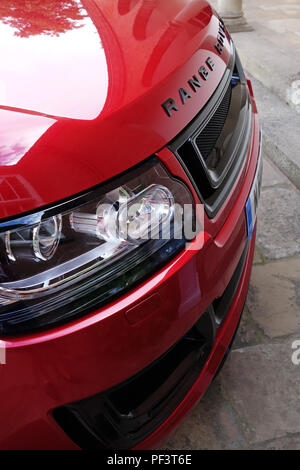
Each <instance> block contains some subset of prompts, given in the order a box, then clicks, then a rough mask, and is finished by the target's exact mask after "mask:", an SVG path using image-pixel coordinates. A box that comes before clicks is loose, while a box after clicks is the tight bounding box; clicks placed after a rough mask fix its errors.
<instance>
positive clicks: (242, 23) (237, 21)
mask: <svg viewBox="0 0 300 470" xmlns="http://www.w3.org/2000/svg"><path fill="white" fill-rule="evenodd" d="M218 13H219V14H220V16H221V17H222V18H223V19H224V22H225V24H226V26H227V28H228V30H229V31H230V32H231V33H238V32H241V31H252V30H253V28H252V27H251V26H249V25H248V23H247V21H246V19H245V17H244V12H243V0H218Z"/></svg>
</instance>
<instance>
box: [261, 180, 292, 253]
mask: <svg viewBox="0 0 300 470" xmlns="http://www.w3.org/2000/svg"><path fill="white" fill-rule="evenodd" d="M257 245H258V246H259V248H260V249H261V251H262V253H263V255H264V256H265V257H266V258H269V259H280V258H285V257H288V256H293V255H295V254H298V253H300V193H299V192H298V191H296V190H294V189H293V188H289V187H287V188H278V187H274V188H272V187H271V188H266V189H263V190H262V192H261V198H260V207H259V211H258V233H257Z"/></svg>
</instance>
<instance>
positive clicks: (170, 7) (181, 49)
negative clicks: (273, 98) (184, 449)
mask: <svg viewBox="0 0 300 470" xmlns="http://www.w3.org/2000/svg"><path fill="white" fill-rule="evenodd" d="M9 3H10V2H7V4H9ZM36 3H39V2H35V4H36ZM47 3H48V2H45V0H44V1H43V2H42V1H41V2H40V4H41V5H42V4H47ZM50 3H52V4H53V3H57V4H61V1H59V0H57V1H56V0H51V1H50V0H49V5H50ZM73 3H75V4H76V5H77V4H78V5H79V6H80V5H82V6H84V8H85V11H87V12H88V14H89V15H90V18H91V19H92V22H93V24H94V27H95V28H96V30H97V31H98V35H96V33H95V37H97V40H99V38H100V40H101V44H102V47H103V50H104V53H105V61H104V56H103V54H102V53H100V52H99V50H98V49H97V48H95V55H94V56H92V55H91V56H88V58H87V57H86V55H85V53H84V48H83V47H81V48H80V50H77V49H76V48H74V56H72V60H74V62H72V67H74V68H73V69H72V70H73V73H74V74H76V70H77V67H78V69H80V68H81V67H83V64H84V63H85V62H84V61H85V60H91V64H94V63H95V67H103V68H104V71H103V73H104V76H105V73H107V74H108V81H107V87H106V89H105V87H102V88H101V90H102V91H101V93H102V95H101V97H100V98H99V101H97V106H98V105H99V108H97V109H99V110H101V108H102V110H101V112H100V111H99V113H100V114H99V116H97V118H95V119H93V120H88V116H87V115H86V118H85V120H83V119H66V118H65V117H66V116H68V117H70V115H71V117H72V118H74V117H76V116H75V115H74V109H77V108H76V107H79V108H80V112H81V111H83V110H84V109H87V110H88V112H90V111H89V110H90V109H95V107H94V105H95V103H94V102H93V100H94V99H95V96H97V97H98V95H97V94H96V95H94V92H93V88H91V95H90V98H91V100H88V101H87V103H85V104H86V105H87V108H84V107H81V100H82V94H81V91H79V90H78V88H76V86H75V84H74V83H75V82H73V84H72V85H70V87H69V90H68V93H72V98H73V99H74V103H77V104H76V106H75V107H74V108H73V107H72V106H73V105H72V106H71V107H68V106H67V105H68V103H70V100H67V101H68V103H67V101H66V102H65V103H60V101H61V100H62V97H61V89H63V87H64V86H65V82H64V80H65V77H61V78H60V80H61V81H60V82H55V83H54V84H53V83H52V84H51V86H47V92H45V88H44V86H43V85H41V87H38V89H37V90H35V89H34V87H31V86H30V87H29V88H30V89H29V96H26V97H25V95H24V96H21V94H20V95H19V97H20V98H22V99H20V101H19V104H18V103H13V102H12V101H7V102H6V106H12V104H8V103H13V106H14V107H15V108H22V107H23V108H26V109H27V111H26V112H25V111H24V109H23V111H21V110H20V109H18V110H17V109H15V110H14V111H12V110H11V109H7V108H6V109H4V105H3V106H2V108H3V109H0V128H1V129H2V131H1V133H0V138H1V143H0V163H1V166H0V172H1V173H0V181H1V184H0V192H1V201H0V217H1V218H5V217H11V216H14V215H17V214H18V215H19V214H22V213H24V212H26V211H30V210H32V209H36V208H38V207H42V206H44V205H48V204H51V203H52V202H57V201H58V200H61V199H63V198H66V197H69V196H73V195H74V194H77V193H79V192H80V191H83V190H85V189H88V188H91V187H92V186H94V185H97V184H99V183H101V182H103V181H106V180H107V179H109V178H111V177H113V176H115V175H116V174H119V173H121V172H122V171H124V170H126V169H128V168H130V167H131V166H133V165H135V164H136V163H138V162H140V161H142V160H143V159H145V158H146V157H148V156H149V155H151V154H153V153H156V154H157V155H158V156H159V158H160V159H161V160H162V161H163V162H164V164H165V165H166V166H167V167H168V169H169V170H170V172H171V173H173V174H174V175H176V176H178V177H179V178H181V179H182V180H184V181H185V182H186V184H187V185H188V186H189V187H190V189H191V191H192V193H193V195H194V198H195V201H198V199H197V196H196V194H195V192H194V190H193V188H192V187H191V184H190V182H189V180H188V178H187V176H186V175H185V173H184V171H183V169H182V167H181V166H180V165H179V163H178V162H177V160H176V159H175V158H174V156H173V154H171V152H170V151H169V150H167V149H165V148H164V147H165V145H166V143H167V142H169V141H170V140H171V139H172V138H174V137H175V136H176V135H177V134H178V133H179V132H180V131H181V130H182V129H183V128H184V127H185V126H186V125H187V124H188V123H189V122H190V121H191V120H192V119H193V117H194V116H195V115H196V114H197V113H198V112H199V110H200V109H201V108H202V107H203V106H204V104H205V103H206V102H207V101H208V100H209V98H210V97H211V96H212V94H213V93H214V91H215V89H216V87H217V85H218V83H219V82H220V80H221V78H222V76H223V74H224V71H225V69H226V65H227V62H228V58H229V54H230V43H229V37H227V38H226V40H225V45H224V53H223V54H222V57H220V56H219V55H218V53H217V52H216V50H215V48H214V44H215V41H216V35H217V32H218V25H219V21H218V19H217V17H216V15H215V14H214V12H213V11H212V9H211V7H210V6H209V5H208V4H207V2H205V1H202V0H193V1H189V2H188V1H185V0H174V1H172V2H165V1H163V0H159V1H157V0H156V1H153V2H151V1H148V2H143V1H141V0H136V1H134V0H114V1H111V2H107V1H105V0H85V1H82V3H81V4H80V3H79V2H73ZM2 5H5V1H2V2H1V6H0V18H1V15H2V12H3V10H1V9H2V8H3V7H2ZM146 7H147V8H146ZM4 10H5V9H4ZM73 13H74V12H73ZM2 16H3V15H2ZM77 21H81V20H80V19H79V20H77ZM84 21H86V20H84ZM3 22H4V19H3V18H2V23H3ZM22 24H23V26H24V24H25V22H23V23H22V22H21V25H22ZM89 24H90V26H86V23H85V27H84V28H89V27H90V28H93V26H92V24H91V23H89ZM10 27H11V28H12V27H13V26H12V25H11V26H10ZM5 28H6V26H5ZM84 28H82V29H78V30H77V31H76V34H78V38H79V37H82V38H83V37H85V36H84V34H89V33H90V30H89V29H86V30H84ZM85 31H86V33H85ZM0 34H1V28H0ZM43 34H45V31H44V32H43V33H42V32H40V33H39V34H35V35H34V37H33V38H31V39H33V42H35V41H37V42H36V44H38V43H39V41H40V40H41V36H42V35H43ZM80 35H82V36H80ZM95 37H94V39H95ZM17 39H18V40H19V41H20V42H19V44H20V46H18V47H19V48H20V54H22V48H23V44H24V48H25V49H26V47H27V46H26V44H27V43H26V41H30V40H31V39H30V37H23V36H22V37H18V38H17ZM54 39H55V38H54ZM60 40H61V38H60V36H59V37H58V38H57V47H58V48H59V46H58V44H64V42H63V41H62V42H59V41H60ZM78 40H79V39H78ZM99 43H100V42H99ZM49 44H50V42H49ZM49 47H50V46H49ZM55 47H56V46H54V45H53V48H55ZM69 47H70V44H69V43H68V48H69ZM75 49H76V51H75ZM68 50H69V49H68ZM96 51H97V52H96ZM101 54H102V55H101ZM208 56H210V57H211V58H212V59H213V61H214V62H215V70H214V72H212V73H211V77H210V80H208V81H204V82H203V85H202V87H201V89H200V91H199V92H197V93H196V94H195V95H194V96H193V99H190V100H188V101H187V103H186V104H185V105H184V106H182V107H181V109H180V112H177V113H175V114H174V115H173V116H172V117H171V118H168V116H167V115H166V113H165V112H164V110H163V109H162V107H161V103H162V102H164V101H165V100H166V99H167V98H169V97H173V96H177V95H176V94H178V88H179V87H181V86H182V84H185V83H186V81H187V80H188V79H189V78H190V77H191V76H192V75H193V74H194V73H195V72H196V71H197V70H198V68H199V66H200V65H202V64H203V63H204V62H205V61H206V59H207V57H208ZM54 59H55V53H53V60H54ZM98 60H99V61H100V63H101V64H102V65H101V66H100V65H99V62H98ZM81 61H83V62H81ZM94 61H95V62H94ZM37 64H38V62H37ZM1 67H2V65H0V69H1ZM1 70H2V69H1ZM56 70H57V73H58V76H60V75H59V74H60V73H61V70H62V69H61V64H60V62H59V58H57V62H55V60H54V63H53V70H51V72H49V71H48V72H47V73H50V76H49V77H47V80H48V79H50V81H51V76H52V74H56ZM97 70H98V68H97ZM44 71H46V69H45V70H44ZM1 73H2V71H1ZM32 74H33V78H36V77H35V74H34V70H32ZM2 76H3V77H4V78H3V80H4V82H6V83H8V80H9V74H5V73H4V74H3V75H2ZM27 78H28V77H27ZM27 78H26V80H27ZM73 78H74V80H75V81H76V80H77V78H76V77H73ZM89 78H90V77H89ZM93 78H95V77H93ZM28 80H29V78H28ZM27 83H28V82H27ZM12 85H13V83H12ZM57 85H61V87H62V88H60V86H57ZM20 90H21V91H22V89H21V88H20ZM58 90H59V91H58ZM250 91H251V90H250ZM47 93H48V96H47V100H46V101H41V100H40V98H39V96H42V95H43V97H44V94H47ZM9 96H12V95H9ZM103 96H104V97H105V98H103ZM25 98H26V100H27V101H22V100H23V99H24V100H25ZM43 99H44V98H43ZM252 100H253V105H254V106H253V124H252V137H251V142H250V145H249V149H248V155H247V157H246V159H245V162H244V166H243V168H242V169H241V171H240V175H239V177H238V178H237V180H236V182H235V185H234V186H233V188H232V190H231V192H230V194H229V196H228V198H227V200H226V201H225V204H224V206H223V207H222V209H221V210H220V212H219V213H218V215H217V216H216V218H215V219H213V220H208V219H207V220H206V221H205V223H206V225H205V230H206V232H205V234H204V245H203V248H202V249H201V250H196V251H194V250H192V249H186V250H184V251H183V252H182V253H180V254H179V255H178V256H177V257H176V259H174V260H173V261H172V262H170V263H169V264H168V265H167V266H165V267H164V268H163V269H161V270H160V271H159V272H157V273H156V274H155V275H154V276H152V277H151V278H150V279H148V280H147V281H145V282H144V283H142V284H141V285H140V286H139V287H137V288H136V289H133V290H131V291H130V292H129V293H128V294H126V295H124V296H123V297H121V298H119V299H118V300H116V301H114V302H111V303H110V304H108V305H107V306H105V307H104V308H101V309H99V310H98V311H96V312H93V313H92V314H89V315H87V316H85V317H84V318H82V319H80V320H77V321H74V322H72V323H69V324H68V325H65V326H63V327H60V328H56V329H52V330H49V331H46V332H43V333H40V334H35V335H28V336H26V337H23V338H17V339H14V338H12V339H11V340H10V341H6V348H7V349H6V361H7V364H6V365H3V366H0V381H1V387H0V423H5V425H3V424H1V426H0V448H1V449H16V448H26V449H27V448H39V449H46V448H51V449H63V448H68V449H75V448H76V446H75V444H73V443H72V441H71V440H70V439H69V438H68V437H67V436H66V435H65V434H64V433H63V431H62V430H61V429H60V428H59V426H58V425H57V424H56V423H55V421H54V420H53V418H52V415H51V412H52V410H53V409H54V408H56V407H59V406H61V405H63V404H66V403H70V402H73V401H77V400H80V399H81V398H84V397H88V396H90V395H93V394H95V393H98V392H100V391H102V390H105V389H107V388H109V387H111V386H113V385H115V384H117V383H119V382H122V381H123V380H125V379H127V378H128V377H130V376H131V375H133V374H135V373H136V372H138V371H139V370H141V369H143V368H145V367H146V366H147V365H148V364H150V363H151V362H153V361H154V360H155V359H157V358H158V357H159V356H160V355H162V354H163V353H164V352H165V351H167V350H168V349H169V348H170V346H172V345H173V344H174V343H175V342H176V341H177V340H178V339H179V338H181V337H182V336H183V335H184V334H185V333H186V332H187V331H188V330H189V329H190V328H191V326H192V325H193V324H194V323H195V322H196V321H197V319H198V318H199V316H200V315H201V313H203V312H204V311H205V310H206V309H207V307H208V306H209V305H210V304H211V302H212V301H213V300H214V299H215V298H216V297H218V296H220V295H221V294H222V293H223V291H224V289H225V287H226V286H227V284H228V282H229V280H230V279H231V277H232V275H233V273H234V271H235V268H236V266H237V263H238V260H239V259H240V256H241V254H242V252H243V249H244V246H245V242H246V239H247V233H246V232H247V229H246V220H245V210H244V207H245V203H246V201H247V198H248V195H249V191H250V188H251V185H252V181H253V178H254V174H255V169H256V164H257V156H258V153H259V125H258V118H257V110H256V107H255V103H254V98H253V95H252ZM104 101H105V102H104ZM2 103H4V101H2ZM24 103H25V104H24ZM36 103H38V105H36ZM101 103H102V104H101ZM62 104H63V106H62ZM89 104H91V106H92V107H91V108H88V105H89ZM47 106H51V107H52V108H51V112H49V109H50V108H49V107H47ZM64 106H66V107H65V108H64ZM0 108H1V106H0ZM41 113H42V114H43V113H44V114H50V115H51V116H49V115H41ZM91 113H92V111H91ZM54 116H55V117H54ZM90 116H92V114H91V115H90ZM195 243H197V240H196V241H194V242H192V245H193V244H195ZM254 243H255V233H254V234H253V236H252V240H251V246H250V250H249V253H248V257H247V262H246V265H245V269H244V272H243V275H242V278H241V281H240V285H239V288H238V291H237V293H236V295H235V298H234V300H233V303H232V306H231V310H230V313H229V315H228V317H227V318H226V321H225V322H224V324H223V325H222V327H221V329H220V330H219V333H218V336H217V340H216V343H215V346H214V349H213V351H212V352H211V355H210V357H209V359H208V361H207V363H206V365H205V368H204V369H203V371H202V372H201V375H200V376H199V378H198V380H197V382H196V383H195V384H194V386H193V387H192V389H191V390H190V392H189V393H188V395H187V396H186V398H185V399H184V400H183V402H182V403H181V404H180V406H179V407H178V408H177V409H176V410H175V411H174V413H173V414H172V415H171V416H170V417H169V418H168V419H167V421H166V422H165V423H163V425H162V426H161V427H160V428H158V429H157V430H156V431H155V433H153V435H151V436H149V438H148V439H147V440H146V441H145V442H142V443H141V444H140V445H139V446H138V448H151V447H154V446H157V445H158V444H159V442H161V440H162V439H163V438H164V437H165V436H166V434H167V433H169V432H170V431H171V430H172V429H173V428H174V427H175V426H176V425H177V424H178V423H179V421H180V420H181V419H182V418H183V416H184V415H185V414H186V413H187V412H188V411H189V410H190V409H191V407H192V406H194V405H195V403H196V402H197V400H198V399H199V398H200V397H201V395H202V394H203V392H204V391H205V389H206V388H207V387H208V385H209V383H210V381H211V380H212V378H213V376H214V374H215V373H216V371H217V369H218V366H219V364H220V362H221V360H222V358H223V356H224V353H225V351H226V349H227V347H228V345H229V343H230V341H231V338H232V336H233V333H234V331H235V329H236V327H237V324H238V320H239V318H240V314H241V311H242V307H243V304H244V301H245V296H246V292H247V288H248V283H249V276H250V271H251V265H252V258H253V250H254ZM190 248H192V246H190ZM208 260H209V262H208ZM170 293H172V295H170ZM158 299H163V301H162V302H161V301H158ZM141 305H142V307H141ZM1 403H2V404H3V403H5V406H2V405H1Z"/></svg>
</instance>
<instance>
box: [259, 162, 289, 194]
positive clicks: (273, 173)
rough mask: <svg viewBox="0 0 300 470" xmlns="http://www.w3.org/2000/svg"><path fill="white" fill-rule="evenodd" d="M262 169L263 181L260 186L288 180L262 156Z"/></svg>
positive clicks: (286, 182)
mask: <svg viewBox="0 0 300 470" xmlns="http://www.w3.org/2000/svg"><path fill="white" fill-rule="evenodd" d="M263 165H264V170H263V181H262V187H263V188H264V187H268V186H275V185H278V184H288V183H289V180H288V179H287V178H286V177H285V176H284V175H283V174H282V173H281V172H280V171H279V170H278V168H277V167H276V166H275V165H274V163H272V162H271V161H270V160H268V158H267V157H264V161H263Z"/></svg>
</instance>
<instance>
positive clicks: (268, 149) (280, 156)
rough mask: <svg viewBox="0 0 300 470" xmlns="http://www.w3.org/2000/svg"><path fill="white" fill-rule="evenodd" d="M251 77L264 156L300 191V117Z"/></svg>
mask: <svg viewBox="0 0 300 470" xmlns="http://www.w3.org/2000/svg"><path fill="white" fill-rule="evenodd" d="M299 49H300V47H299ZM299 64H300V59H299ZM299 69H300V65H299ZM249 77H250V79H251V82H252V86H253V90H254V96H255V100H256V103H257V108H258V113H259V120H260V122H261V124H262V129H263V154H264V156H266V157H268V158H269V159H270V160H271V161H272V162H273V163H275V165H276V167H278V168H279V169H280V170H281V171H282V172H283V173H284V174H285V175H286V176H287V177H288V178H289V180H290V181H292V182H293V184H294V185H295V186H296V187H297V188H298V189H300V135H299V129H300V115H299V114H298V113H296V112H295V111H293V110H292V109H291V108H290V107H289V106H288V105H287V104H285V103H284V102H283V101H282V100H280V98H278V97H277V96H276V95H274V94H273V93H272V92H271V91H270V90H268V89H267V88H265V87H264V86H263V85H262V84H261V83H260V82H259V81H258V80H256V79H255V78H254V77H253V76H252V75H251V74H249Z"/></svg>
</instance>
